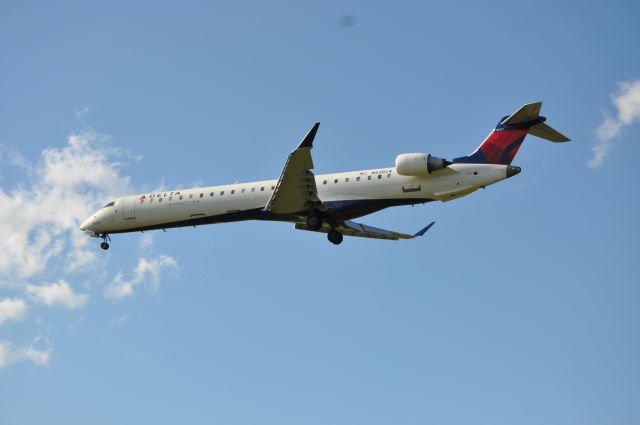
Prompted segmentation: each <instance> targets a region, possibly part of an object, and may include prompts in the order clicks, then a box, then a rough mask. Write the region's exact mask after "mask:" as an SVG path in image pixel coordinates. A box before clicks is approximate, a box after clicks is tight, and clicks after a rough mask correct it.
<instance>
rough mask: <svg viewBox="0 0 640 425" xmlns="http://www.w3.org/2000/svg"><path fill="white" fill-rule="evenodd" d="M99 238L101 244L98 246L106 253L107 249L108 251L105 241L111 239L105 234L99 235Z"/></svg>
mask: <svg viewBox="0 0 640 425" xmlns="http://www.w3.org/2000/svg"><path fill="white" fill-rule="evenodd" d="M100 237H101V238H102V243H101V244H100V248H102V249H104V250H105V251H106V250H107V249H109V244H108V243H107V241H110V240H111V238H110V237H109V235H108V234H106V233H105V234H103V235H100Z"/></svg>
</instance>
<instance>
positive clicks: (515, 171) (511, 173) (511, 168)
mask: <svg viewBox="0 0 640 425" xmlns="http://www.w3.org/2000/svg"><path fill="white" fill-rule="evenodd" d="M520 171H522V168H520V167H514V166H513V165H507V178H509V177H513V176H515V175H516V174H520Z"/></svg>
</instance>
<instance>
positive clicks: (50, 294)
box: [27, 279, 89, 310]
mask: <svg viewBox="0 0 640 425" xmlns="http://www.w3.org/2000/svg"><path fill="white" fill-rule="evenodd" d="M27 292H29V293H30V294H31V295H33V296H35V297H36V299H37V300H38V301H40V302H41V303H43V304H46V305H49V306H52V305H63V306H65V307H66V308H68V309H69V310H74V309H76V308H79V307H82V306H83V305H85V304H86V303H87V301H88V300H89V295H87V294H77V293H75V292H74V291H73V288H72V287H71V285H69V283H67V282H66V281H65V280H62V279H61V280H59V281H58V282H55V283H52V284H49V285H27Z"/></svg>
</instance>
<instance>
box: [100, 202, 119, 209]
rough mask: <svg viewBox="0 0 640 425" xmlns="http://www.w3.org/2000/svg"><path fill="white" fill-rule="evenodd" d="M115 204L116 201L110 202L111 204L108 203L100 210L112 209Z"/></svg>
mask: <svg viewBox="0 0 640 425" xmlns="http://www.w3.org/2000/svg"><path fill="white" fill-rule="evenodd" d="M115 203H116V201H111V202H109V203H108V204H107V205H105V206H104V207H102V208H107V207H112V206H113V205H114V204H115Z"/></svg>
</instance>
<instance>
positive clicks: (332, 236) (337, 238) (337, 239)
mask: <svg viewBox="0 0 640 425" xmlns="http://www.w3.org/2000/svg"><path fill="white" fill-rule="evenodd" d="M327 239H329V242H331V243H332V244H334V245H340V244H341V243H342V239H344V237H343V236H342V233H340V232H338V231H337V230H336V229H331V230H329V233H327Z"/></svg>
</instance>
